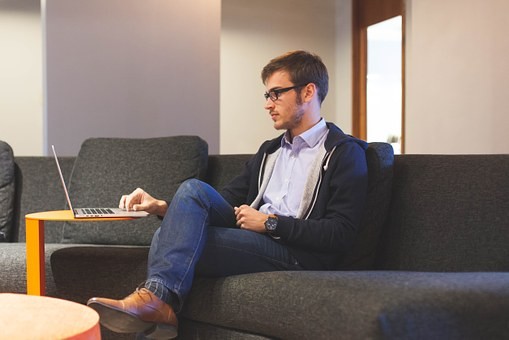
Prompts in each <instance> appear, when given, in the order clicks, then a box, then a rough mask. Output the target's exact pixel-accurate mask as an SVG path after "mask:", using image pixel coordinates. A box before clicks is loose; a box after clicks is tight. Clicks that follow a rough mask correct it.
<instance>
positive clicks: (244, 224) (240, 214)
mask: <svg viewBox="0 0 509 340" xmlns="http://www.w3.org/2000/svg"><path fill="white" fill-rule="evenodd" d="M233 209H234V210H235V216H236V218H237V225H238V226H239V227H240V228H241V229H247V230H251V231H255V232H257V233H264V232H265V221H266V220H267V218H269V215H266V214H264V213H261V212H259V211H258V210H256V209H254V208H251V207H250V206H249V205H246V204H244V205H241V206H240V207H234V208H233Z"/></svg>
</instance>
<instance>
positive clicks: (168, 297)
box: [144, 280, 178, 311]
mask: <svg viewBox="0 0 509 340" xmlns="http://www.w3.org/2000/svg"><path fill="white" fill-rule="evenodd" d="M144 287H145V288H146V289H148V290H149V291H151V292H152V293H153V294H154V295H155V296H157V297H158V298H159V299H161V300H162V301H164V302H165V303H167V304H169V305H170V306H171V307H172V308H173V310H175V311H176V310H178V298H177V295H176V294H175V293H173V292H172V291H171V290H169V289H168V288H166V286H165V285H163V284H162V283H161V282H159V281H152V280H147V281H145V284H144Z"/></svg>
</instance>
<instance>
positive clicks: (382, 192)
mask: <svg viewBox="0 0 509 340" xmlns="http://www.w3.org/2000/svg"><path fill="white" fill-rule="evenodd" d="M366 160H367V164H368V196H367V200H366V207H365V209H364V214H363V216H362V220H361V223H360V225H359V233H358V236H357V240H356V242H355V244H354V246H353V247H352V250H351V252H350V253H349V254H348V255H347V257H346V258H345V259H344V260H343V261H342V262H341V263H340V264H339V266H338V269H342V270H359V269H370V268H373V264H374V262H375V257H376V251H377V247H378V241H379V239H380V233H381V232H382V227H383V225H384V223H385V220H386V218H387V212H388V210H389V204H390V202H391V190H392V165H393V162H394V152H393V150H392V146H391V145H390V144H387V143H369V145H368V149H367V150H366Z"/></svg>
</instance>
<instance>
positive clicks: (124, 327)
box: [88, 302, 157, 333]
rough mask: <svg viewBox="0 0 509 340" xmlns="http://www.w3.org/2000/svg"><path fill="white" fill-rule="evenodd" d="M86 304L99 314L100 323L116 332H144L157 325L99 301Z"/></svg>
mask: <svg viewBox="0 0 509 340" xmlns="http://www.w3.org/2000/svg"><path fill="white" fill-rule="evenodd" d="M88 306H89V307H90V308H92V309H94V310H95V311H96V312H97V313H98V314H99V322H100V323H101V325H103V326H104V327H106V328H108V329H110V330H112V331H114V332H117V333H138V332H145V331H147V330H149V329H151V328H154V327H155V326H157V325H156V324H154V323H153V322H145V321H142V320H140V319H138V317H137V316H136V315H132V314H130V313H127V312H126V311H123V310H119V309H116V308H113V307H111V306H107V305H103V304H101V303H99V302H92V303H90V304H89V305H88Z"/></svg>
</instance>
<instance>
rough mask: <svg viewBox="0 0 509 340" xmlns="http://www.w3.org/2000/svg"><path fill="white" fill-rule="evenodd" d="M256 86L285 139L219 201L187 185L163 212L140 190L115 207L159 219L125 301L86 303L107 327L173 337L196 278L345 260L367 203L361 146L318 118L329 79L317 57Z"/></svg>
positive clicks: (297, 55) (280, 62)
mask: <svg viewBox="0 0 509 340" xmlns="http://www.w3.org/2000/svg"><path fill="white" fill-rule="evenodd" d="M262 80H263V82H264V84H265V85H266V88H267V92H266V93H265V99H266V103H265V109H266V110H267V111H268V112H269V114H270V116H271V118H272V120H273V122H274V128H276V129H277V130H286V132H285V133H284V134H283V135H281V136H279V137H278V138H275V139H273V140H270V141H266V142H265V143H263V144H262V145H261V147H260V149H259V150H258V152H257V153H256V154H255V155H254V156H253V157H252V158H251V159H250V160H249V161H248V162H247V164H246V166H245V169H244V171H243V172H242V174H240V175H239V176H238V177H236V178H235V179H234V180H233V181H232V182H230V183H229V184H228V185H227V186H226V187H225V188H224V189H223V190H222V191H221V194H220V193H218V192H217V191H215V190H214V189H213V188H212V187H210V186H209V185H207V184H206V183H203V182H201V181H198V180H188V181H186V182H184V183H183V184H182V185H181V186H180V188H179V189H178V191H177V193H176V194H175V196H174V198H173V200H172V201H171V203H170V204H169V206H168V204H167V203H166V202H165V201H163V200H158V199H155V198H153V197H152V196H150V195H149V194H148V193H146V192H145V191H143V190H142V189H136V190H135V191H134V192H133V193H131V194H130V195H126V196H123V197H122V198H121V200H120V207H121V208H125V209H133V210H145V211H147V212H149V213H152V214H156V215H159V216H164V219H163V221H162V224H161V227H160V228H159V229H158V230H157V231H156V233H155V235H154V238H153V240H152V244H151V247H150V253H149V260H148V274H147V280H146V281H145V282H144V283H143V284H142V286H140V287H139V288H138V289H136V291H135V292H134V293H132V294H131V295H129V296H128V297H126V298H125V299H123V300H111V299H105V298H92V299H90V300H89V302H88V305H89V306H90V307H92V308H94V309H95V310H96V311H97V312H98V313H99V315H100V318H101V323H102V324H103V325H104V326H105V327H107V328H109V329H111V330H113V331H116V332H124V333H130V332H144V333H145V336H147V337H148V338H155V339H167V338H172V337H175V336H177V324H178V321H177V316H176V312H177V313H178V312H179V311H180V309H181V307H182V304H183V302H184V300H185V298H186V296H187V294H188V293H189V291H190V289H191V284H192V281H193V278H194V275H195V274H196V275H200V276H209V277H218V276H228V275H236V274H244V273H253V272H261V271H276V270H327V269H333V268H334V266H335V264H336V263H337V261H338V260H340V259H341V257H342V256H343V255H344V254H345V253H346V252H347V251H348V249H349V247H350V246H351V244H352V241H353V240H354V238H355V235H356V229H357V225H358V223H359V221H360V217H361V214H362V209H363V206H364V203H365V198H366V190H367V167H366V157H365V149H366V143H365V142H363V141H360V140H358V139H355V138H353V137H351V136H347V135H345V134H344V133H343V132H342V131H341V130H340V129H339V128H338V127H336V126H335V125H334V124H332V123H326V122H325V121H324V120H323V119H322V118H321V113H320V108H321V104H322V102H323V100H324V99H325V96H326V95H327V91H328V74H327V69H326V67H325V65H324V64H323V62H322V61H321V59H320V57H318V56H317V55H314V54H311V53H308V52H305V51H294V52H289V53H286V54H284V55H282V56H280V57H277V58H275V59H273V60H271V61H270V63H269V64H268V65H267V66H265V68H264V69H263V71H262Z"/></svg>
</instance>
